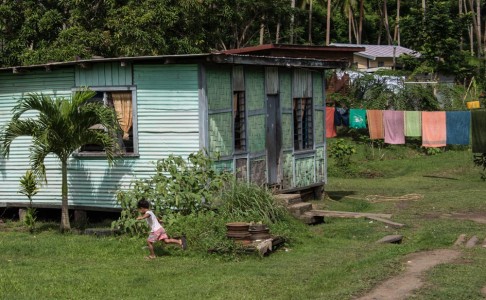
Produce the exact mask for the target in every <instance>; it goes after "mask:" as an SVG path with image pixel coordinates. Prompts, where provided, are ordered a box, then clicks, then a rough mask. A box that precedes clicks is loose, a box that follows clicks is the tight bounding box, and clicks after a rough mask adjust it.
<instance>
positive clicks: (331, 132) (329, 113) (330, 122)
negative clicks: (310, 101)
mask: <svg viewBox="0 0 486 300" xmlns="http://www.w3.org/2000/svg"><path fill="white" fill-rule="evenodd" d="M335 110H336V108H335V107H326V138H333V137H335V136H336V135H337V133H336V126H334V111H335Z"/></svg>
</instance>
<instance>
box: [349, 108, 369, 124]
mask: <svg viewBox="0 0 486 300" xmlns="http://www.w3.org/2000/svg"><path fill="white" fill-rule="evenodd" d="M349 127H351V128H366V110H364V109H354V108H351V109H350V110H349Z"/></svg>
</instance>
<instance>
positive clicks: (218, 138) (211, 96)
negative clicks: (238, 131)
mask: <svg viewBox="0 0 486 300" xmlns="http://www.w3.org/2000/svg"><path fill="white" fill-rule="evenodd" d="M231 73H232V69H231V68H230V67H227V66H217V67H207V68H206V94H207V100H208V109H209V115H208V123H209V124H208V130H209V132H208V139H209V152H210V153H211V154H212V155H215V154H217V153H219V155H221V156H230V155H233V149H234V138H233V136H234V133H233V110H232V102H233V91H232V83H231Z"/></svg>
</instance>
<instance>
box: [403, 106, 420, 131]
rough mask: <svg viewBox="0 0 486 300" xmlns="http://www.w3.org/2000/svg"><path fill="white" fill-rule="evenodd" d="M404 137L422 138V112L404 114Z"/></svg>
mask: <svg viewBox="0 0 486 300" xmlns="http://www.w3.org/2000/svg"><path fill="white" fill-rule="evenodd" d="M405 136H422V112H420V111H406V112H405Z"/></svg>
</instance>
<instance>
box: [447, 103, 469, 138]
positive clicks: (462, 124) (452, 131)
mask: <svg viewBox="0 0 486 300" xmlns="http://www.w3.org/2000/svg"><path fill="white" fill-rule="evenodd" d="M470 128H471V112H469V111H447V112H446V131H447V139H446V141H447V142H446V143H447V144H448V145H469V130H470Z"/></svg>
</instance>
